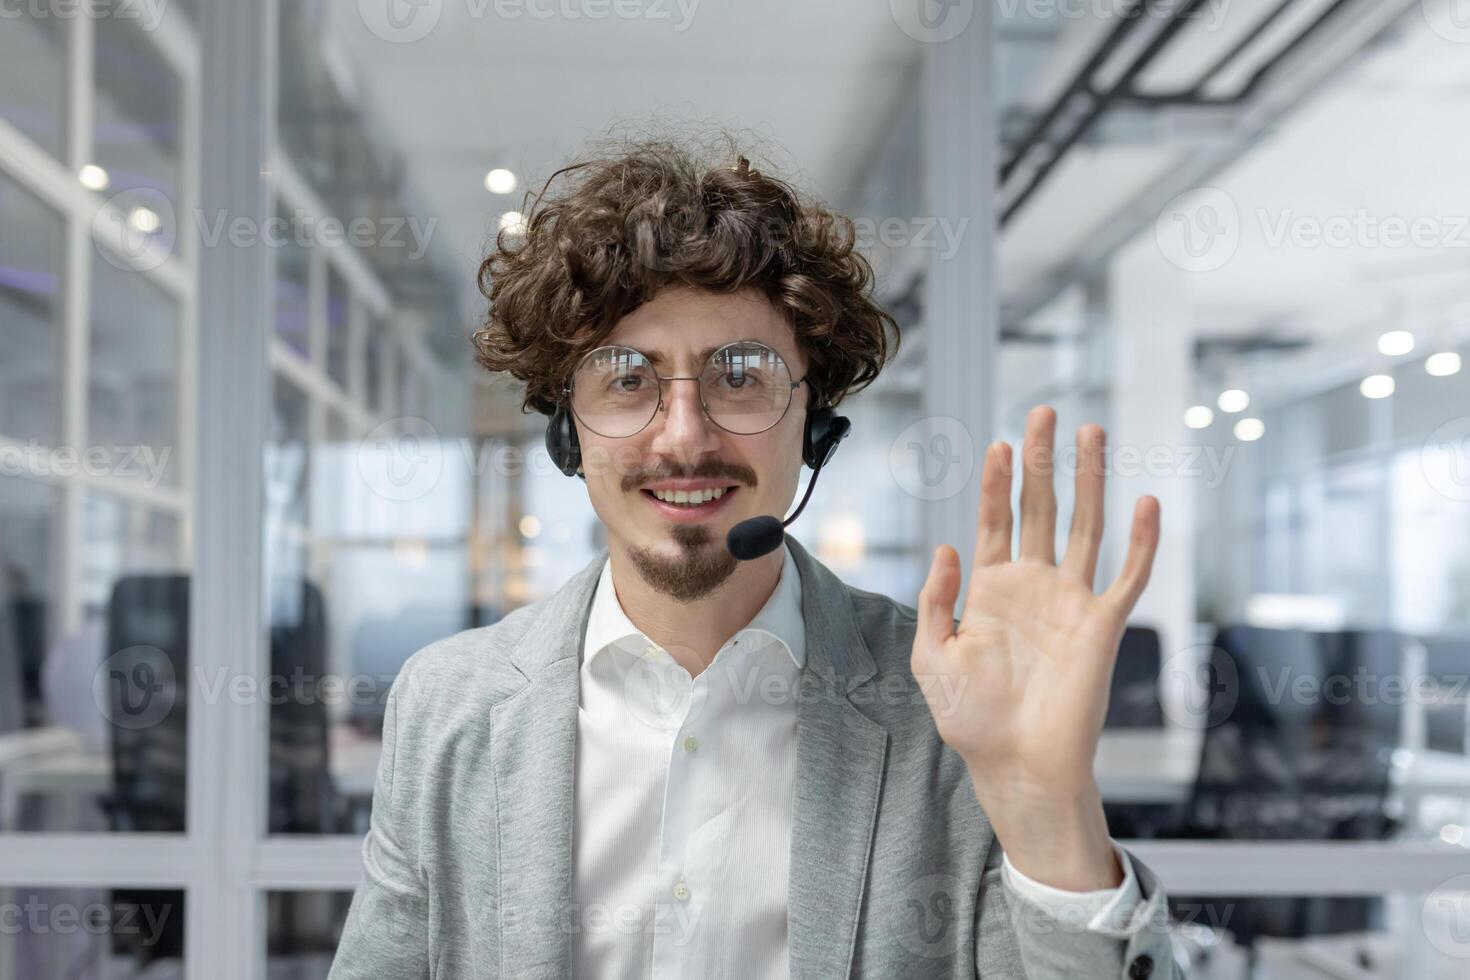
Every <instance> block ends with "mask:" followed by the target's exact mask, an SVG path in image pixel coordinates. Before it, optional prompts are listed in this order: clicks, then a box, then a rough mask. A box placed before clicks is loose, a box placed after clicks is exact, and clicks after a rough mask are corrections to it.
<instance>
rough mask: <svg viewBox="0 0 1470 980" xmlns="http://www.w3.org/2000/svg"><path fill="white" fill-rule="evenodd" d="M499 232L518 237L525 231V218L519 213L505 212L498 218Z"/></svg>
mask: <svg viewBox="0 0 1470 980" xmlns="http://www.w3.org/2000/svg"><path fill="white" fill-rule="evenodd" d="M500 230H501V231H508V232H510V233H511V234H512V235H519V234H520V233H521V232H523V231H525V230H526V216H525V215H523V214H521V213H520V212H519V211H507V212H505V213H504V214H502V215H501V216H500Z"/></svg>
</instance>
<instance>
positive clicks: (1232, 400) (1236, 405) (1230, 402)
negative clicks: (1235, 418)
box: [1215, 388, 1251, 415]
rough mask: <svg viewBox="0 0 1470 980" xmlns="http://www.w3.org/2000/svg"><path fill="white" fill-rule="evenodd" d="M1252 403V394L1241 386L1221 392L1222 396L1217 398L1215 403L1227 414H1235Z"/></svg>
mask: <svg viewBox="0 0 1470 980" xmlns="http://www.w3.org/2000/svg"><path fill="white" fill-rule="evenodd" d="M1250 403H1251V396H1250V395H1247V394H1246V393H1245V392H1244V391H1241V390H1240V389H1239V388H1226V389H1225V390H1224V391H1222V392H1220V397H1219V398H1217V399H1215V404H1216V405H1218V406H1220V411H1222V412H1224V413H1225V414H1226V415H1234V414H1235V413H1236V412H1243V411H1245V410H1246V408H1247V407H1248V406H1249V405H1250Z"/></svg>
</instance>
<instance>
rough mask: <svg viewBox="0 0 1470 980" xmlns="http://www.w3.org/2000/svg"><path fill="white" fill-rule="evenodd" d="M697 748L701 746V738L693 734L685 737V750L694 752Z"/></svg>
mask: <svg viewBox="0 0 1470 980" xmlns="http://www.w3.org/2000/svg"><path fill="white" fill-rule="evenodd" d="M697 748H699V739H697V738H695V737H694V736H693V735H689V736H687V737H686V738H685V739H684V751H685V752H693V751H694V750H695V749H697Z"/></svg>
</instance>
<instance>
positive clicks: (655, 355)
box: [640, 337, 763, 367]
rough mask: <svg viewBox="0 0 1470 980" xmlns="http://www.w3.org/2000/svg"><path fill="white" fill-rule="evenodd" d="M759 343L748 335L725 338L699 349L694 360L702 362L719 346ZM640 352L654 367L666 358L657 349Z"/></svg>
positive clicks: (662, 362)
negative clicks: (725, 339)
mask: <svg viewBox="0 0 1470 980" xmlns="http://www.w3.org/2000/svg"><path fill="white" fill-rule="evenodd" d="M759 343H763V341H759V340H752V339H751V338H749V337H742V338H740V339H739V340H727V341H725V342H724V343H723V344H711V345H710V346H708V347H706V348H705V349H704V350H702V351H700V352H699V354H698V355H696V357H695V361H696V362H697V363H700V364H703V363H704V362H705V361H707V360H709V356H710V355H711V354H713V353H714V352H715V351H717V350H719V349H720V348H721V347H729V346H730V345H731V344H759ZM640 353H641V354H642V355H643V356H644V357H646V358H648V360H649V361H650V362H652V363H653V365H654V366H655V367H657V366H660V365H662V364H664V363H665V361H666V360H667V359H666V358H665V357H664V353H663V351H659V350H645V351H640Z"/></svg>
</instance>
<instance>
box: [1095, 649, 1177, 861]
mask: <svg viewBox="0 0 1470 980" xmlns="http://www.w3.org/2000/svg"><path fill="white" fill-rule="evenodd" d="M1162 670H1163V654H1162V652H1161V645H1160V642H1159V633H1158V630H1155V629H1153V628H1152V627H1150V626H1129V627H1128V628H1127V629H1125V630H1124V631H1123V638H1122V640H1121V641H1119V643H1118V658H1117V660H1116V661H1115V662H1114V665H1113V680H1112V684H1111V687H1110V690H1109V694H1108V714H1107V718H1106V719H1105V720H1104V722H1103V727H1105V728H1111V729H1161V728H1163V727H1164V708H1163V705H1162V703H1161V702H1160V701H1159V673H1160V672H1161V671H1162ZM1103 811H1104V812H1105V813H1106V814H1107V819H1108V828H1109V829H1110V831H1111V832H1112V834H1113V836H1114V837H1116V838H1118V839H1120V840H1122V839H1128V840H1137V839H1140V838H1148V837H1152V836H1154V835H1155V833H1156V832H1157V828H1158V827H1159V826H1162V825H1166V824H1167V823H1168V821H1169V820H1170V819H1171V818H1172V816H1173V808H1172V807H1170V806H1168V805H1166V804H1159V803H1131V802H1128V803H1125V802H1108V801H1106V800H1105V801H1104V802H1103Z"/></svg>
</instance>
